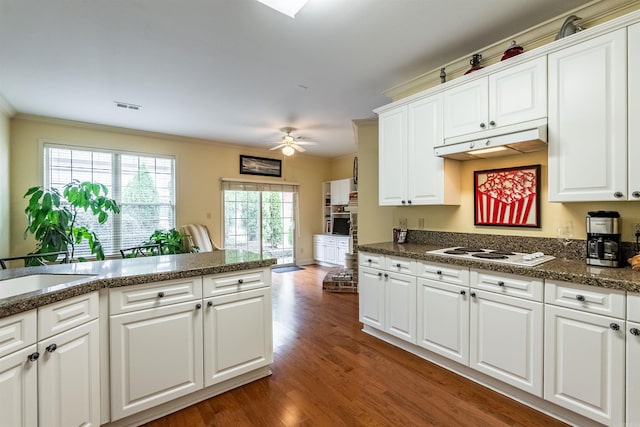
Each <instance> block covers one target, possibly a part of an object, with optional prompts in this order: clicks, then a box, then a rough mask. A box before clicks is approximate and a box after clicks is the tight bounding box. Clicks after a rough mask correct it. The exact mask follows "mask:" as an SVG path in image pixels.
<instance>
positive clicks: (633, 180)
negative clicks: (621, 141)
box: [627, 24, 640, 200]
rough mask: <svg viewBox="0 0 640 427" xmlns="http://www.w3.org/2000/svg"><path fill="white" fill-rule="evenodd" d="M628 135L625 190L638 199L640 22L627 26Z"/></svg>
mask: <svg viewBox="0 0 640 427" xmlns="http://www.w3.org/2000/svg"><path fill="white" fill-rule="evenodd" d="M628 31H629V34H628V37H629V46H628V50H629V56H628V58H629V59H628V61H629V76H630V78H629V80H628V82H629V97H628V100H629V117H630V118H631V119H630V120H629V135H628V140H627V155H628V156H629V159H628V169H627V175H628V178H627V192H628V194H629V197H628V198H629V199H631V200H640V168H639V167H638V166H637V165H638V159H640V120H638V117H640V24H635V25H633V26H631V27H629V30H628Z"/></svg>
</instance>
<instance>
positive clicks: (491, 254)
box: [471, 252, 509, 259]
mask: <svg viewBox="0 0 640 427" xmlns="http://www.w3.org/2000/svg"><path fill="white" fill-rule="evenodd" d="M471 256H474V257H476V258H485V259H507V258H509V257H508V256H507V255H503V254H500V253H496V252H479V253H475V254H471Z"/></svg>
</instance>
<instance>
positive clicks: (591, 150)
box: [548, 29, 627, 202]
mask: <svg viewBox="0 0 640 427" xmlns="http://www.w3.org/2000/svg"><path fill="white" fill-rule="evenodd" d="M626 57H627V47H626V30H625V29H621V30H618V31H614V32H612V33H609V34H605V35H603V36H600V37H597V38H595V39H592V40H588V41H586V42H584V43H580V44H578V45H575V46H571V47H568V48H566V49H563V50H561V51H558V52H555V53H552V54H551V55H549V59H548V60H549V201H551V202H571V201H600V200H619V199H626V198H627V65H626Z"/></svg>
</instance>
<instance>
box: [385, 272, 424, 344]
mask: <svg viewBox="0 0 640 427" xmlns="http://www.w3.org/2000/svg"><path fill="white" fill-rule="evenodd" d="M383 278H384V331H385V332H387V333H388V334H391V335H393V336H396V337H398V338H401V339H403V340H405V341H408V342H410V343H413V344H415V343H416V326H417V324H416V278H415V276H410V275H408V274H401V273H394V272H384V273H383Z"/></svg>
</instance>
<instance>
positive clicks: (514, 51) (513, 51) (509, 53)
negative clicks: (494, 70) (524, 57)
mask: <svg viewBox="0 0 640 427" xmlns="http://www.w3.org/2000/svg"><path fill="white" fill-rule="evenodd" d="M522 52H524V48H523V47H522V46H520V45H518V44H516V41H515V40H511V46H510V47H509V49H507V50H505V51H504V54H503V55H502V59H500V61H504V60H505V59H509V58H513V57H514V56H516V55H520V54H521V53H522Z"/></svg>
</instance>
